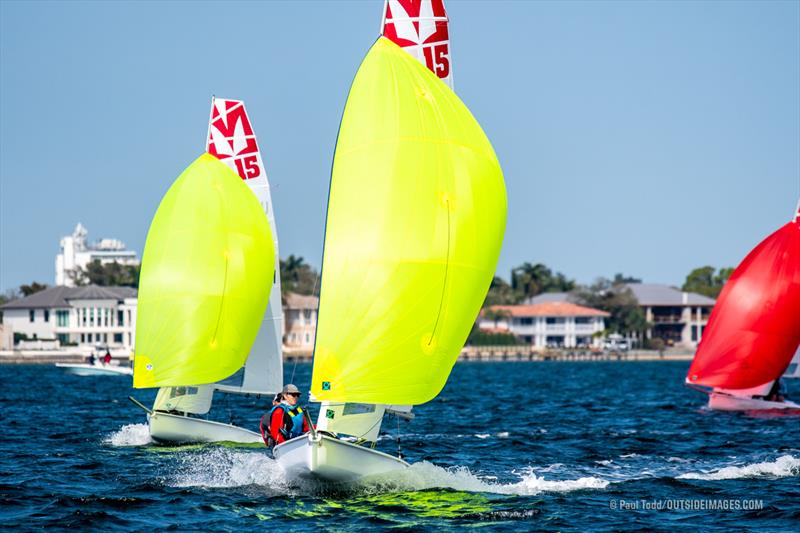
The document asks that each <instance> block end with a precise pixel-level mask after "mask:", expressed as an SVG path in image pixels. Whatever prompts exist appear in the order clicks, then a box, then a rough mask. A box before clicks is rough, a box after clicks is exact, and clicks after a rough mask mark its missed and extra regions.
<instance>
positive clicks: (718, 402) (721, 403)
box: [708, 392, 800, 411]
mask: <svg viewBox="0 0 800 533" xmlns="http://www.w3.org/2000/svg"><path fill="white" fill-rule="evenodd" d="M708 407H709V409H714V410H716V411H768V410H772V409H798V410H800V404H796V403H794V402H789V401H783V402H771V401H767V400H761V399H757V398H748V397H743V396H733V395H731V394H720V393H716V392H712V393H711V394H709V396H708Z"/></svg>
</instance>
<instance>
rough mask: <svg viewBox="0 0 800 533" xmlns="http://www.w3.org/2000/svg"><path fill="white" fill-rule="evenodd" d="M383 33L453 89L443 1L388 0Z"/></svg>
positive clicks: (384, 10)
mask: <svg viewBox="0 0 800 533" xmlns="http://www.w3.org/2000/svg"><path fill="white" fill-rule="evenodd" d="M381 33H382V35H383V36H384V37H386V38H387V39H389V40H391V41H392V42H394V43H395V44H397V45H398V46H400V47H401V48H403V49H404V50H405V51H406V52H408V53H409V54H411V55H412V56H413V57H415V58H417V60H419V61H420V62H421V63H422V64H423V65H425V66H426V67H428V68H429V69H430V70H431V71H432V72H433V73H434V74H436V76H438V77H439V78H440V79H441V80H442V81H444V82H445V83H446V84H447V85H449V86H450V88H451V89H452V88H453V65H452V62H451V59H450V34H449V30H448V21H447V11H445V8H444V0H386V2H385V3H384V6H383V23H382V25H381Z"/></svg>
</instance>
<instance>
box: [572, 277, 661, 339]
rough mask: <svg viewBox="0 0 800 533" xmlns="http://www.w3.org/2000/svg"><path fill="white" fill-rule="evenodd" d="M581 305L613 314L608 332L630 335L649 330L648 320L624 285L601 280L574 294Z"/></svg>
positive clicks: (608, 320) (607, 328)
mask: <svg viewBox="0 0 800 533" xmlns="http://www.w3.org/2000/svg"><path fill="white" fill-rule="evenodd" d="M574 295H575V299H576V300H577V301H578V303H580V304H581V305H585V306H587V307H592V308H594V309H600V310H602V311H606V312H608V313H610V314H611V316H610V317H608V319H607V321H606V330H607V331H614V332H617V333H621V334H623V335H630V334H632V333H640V332H643V331H644V330H646V329H647V325H648V324H647V320H645V316H644V312H643V311H642V308H641V307H639V302H638V300H636V296H634V294H633V292H632V291H631V290H630V288H629V287H627V286H626V285H625V284H624V283H616V282H614V281H611V280H609V279H605V278H599V279H598V280H597V281H595V282H594V283H593V284H592V285H590V286H588V287H580V288H579V289H577V290H576V291H575V292H574Z"/></svg>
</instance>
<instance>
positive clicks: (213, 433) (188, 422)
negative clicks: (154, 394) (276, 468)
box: [147, 411, 262, 444]
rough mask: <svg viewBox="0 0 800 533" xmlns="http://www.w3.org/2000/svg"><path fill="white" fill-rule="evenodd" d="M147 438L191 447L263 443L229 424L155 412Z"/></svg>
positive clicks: (150, 417)
mask: <svg viewBox="0 0 800 533" xmlns="http://www.w3.org/2000/svg"><path fill="white" fill-rule="evenodd" d="M147 419H148V424H149V426H150V437H151V438H152V439H153V440H154V441H156V442H158V443H161V444H194V443H203V442H238V443H241V444H253V443H259V442H262V440H261V435H259V434H258V433H256V432H254V431H250V430H247V429H244V428H240V427H238V426H234V425H231V424H223V423H222V422H215V421H213V420H203V419H201V418H192V417H190V416H183V415H178V414H173V413H162V412H160V411H155V412H153V413H151V414H150V415H148V417H147Z"/></svg>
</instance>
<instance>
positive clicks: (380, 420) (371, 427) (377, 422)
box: [358, 407, 385, 440]
mask: <svg viewBox="0 0 800 533" xmlns="http://www.w3.org/2000/svg"><path fill="white" fill-rule="evenodd" d="M376 408H377V407H376ZM384 414H385V411H384ZM381 422H383V416H381V417H380V418H379V419H378V420H377V421H376V422H375V423H374V424H372V425H371V426H370V427H369V429H367V430H366V431H365V432H364V433H362V434H361V435H359V436H358V439H359V440H361V439H363V438H364V435H366V434H367V433H369V432H370V431H372V429H373V428H374V427H375V426H377V425H378V424H380V423H381Z"/></svg>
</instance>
